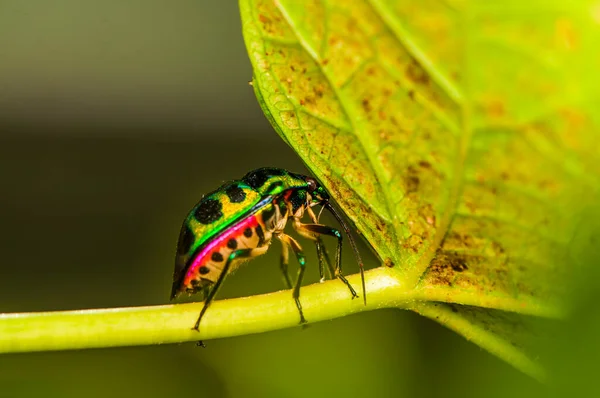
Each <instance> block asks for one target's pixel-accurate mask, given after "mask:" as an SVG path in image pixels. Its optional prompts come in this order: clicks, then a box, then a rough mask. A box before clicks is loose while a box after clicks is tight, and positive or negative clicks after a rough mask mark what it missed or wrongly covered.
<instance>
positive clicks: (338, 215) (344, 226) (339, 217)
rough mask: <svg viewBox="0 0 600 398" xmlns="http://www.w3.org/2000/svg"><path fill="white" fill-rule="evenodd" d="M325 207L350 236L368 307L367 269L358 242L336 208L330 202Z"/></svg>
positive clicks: (364, 298)
mask: <svg viewBox="0 0 600 398" xmlns="http://www.w3.org/2000/svg"><path fill="white" fill-rule="evenodd" d="M323 207H324V208H325V207H326V208H327V210H329V211H330V212H331V214H333V216H334V217H335V219H336V220H337V221H338V222H339V223H340V225H341V226H342V228H344V231H345V232H346V235H347V236H348V240H349V241H350V246H352V250H354V256H355V257H356V261H358V266H359V267H360V279H361V282H362V293H363V300H364V302H365V305H367V290H366V288H365V267H364V265H363V261H362V258H361V257H360V252H359V251H358V247H357V246H356V242H355V241H354V238H353V237H352V234H351V233H350V228H349V227H348V224H346V222H345V221H344V220H343V219H342V216H340V214H339V213H338V212H337V210H335V208H334V207H333V206H332V205H331V203H330V202H326V203H325V204H324V205H323Z"/></svg>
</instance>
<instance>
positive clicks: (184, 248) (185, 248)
mask: <svg viewBox="0 0 600 398" xmlns="http://www.w3.org/2000/svg"><path fill="white" fill-rule="evenodd" d="M193 244H194V233H193V232H192V230H191V229H190V227H188V226H187V225H184V226H183V228H181V233H180V234H179V242H178V243H177V253H179V254H181V255H183V254H187V253H188V252H189V251H190V248H191V247H192V245H193Z"/></svg>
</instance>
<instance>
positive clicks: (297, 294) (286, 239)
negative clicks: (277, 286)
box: [277, 233, 306, 324]
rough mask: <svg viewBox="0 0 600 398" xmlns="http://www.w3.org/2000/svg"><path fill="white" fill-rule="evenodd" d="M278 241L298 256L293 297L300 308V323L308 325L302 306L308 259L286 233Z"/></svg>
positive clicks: (279, 236)
mask: <svg viewBox="0 0 600 398" xmlns="http://www.w3.org/2000/svg"><path fill="white" fill-rule="evenodd" d="M277 239H279V240H280V241H281V243H282V244H283V245H284V246H289V247H291V248H292V250H293V251H294V253H295V254H296V258H297V259H298V263H299V264H300V268H298V277H297V279H296V284H295V285H294V290H293V291H292V297H293V298H294V301H295V302H296V307H298V312H299V313H300V323H301V324H302V323H306V319H305V318H304V313H303V312H302V304H301V303H300V286H302V279H303V278H304V271H305V270H306V267H305V266H306V259H305V257H304V253H303V252H302V247H301V246H300V244H299V243H298V242H296V240H295V239H294V238H292V237H291V236H289V235H286V234H284V233H281V234H279V235H277ZM286 250H287V248H286Z"/></svg>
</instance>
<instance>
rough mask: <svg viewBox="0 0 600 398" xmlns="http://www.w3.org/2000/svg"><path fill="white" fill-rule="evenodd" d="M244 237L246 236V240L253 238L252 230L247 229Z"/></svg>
mask: <svg viewBox="0 0 600 398" xmlns="http://www.w3.org/2000/svg"><path fill="white" fill-rule="evenodd" d="M244 236H245V237H246V238H250V237H252V228H246V229H245V230H244Z"/></svg>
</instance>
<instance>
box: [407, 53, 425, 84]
mask: <svg viewBox="0 0 600 398" xmlns="http://www.w3.org/2000/svg"><path fill="white" fill-rule="evenodd" d="M406 77H408V78H409V79H410V80H412V81H413V82H414V83H417V84H427V83H428V82H429V75H428V74H427V72H426V71H425V69H423V68H422V67H421V65H419V64H418V63H417V60H416V59H414V58H413V60H412V62H411V63H410V64H408V66H407V67H406Z"/></svg>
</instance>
